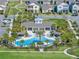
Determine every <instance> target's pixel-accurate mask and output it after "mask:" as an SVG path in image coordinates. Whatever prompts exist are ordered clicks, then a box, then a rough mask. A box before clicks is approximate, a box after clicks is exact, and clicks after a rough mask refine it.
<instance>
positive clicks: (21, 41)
mask: <svg viewBox="0 0 79 59" xmlns="http://www.w3.org/2000/svg"><path fill="white" fill-rule="evenodd" d="M20 43H21V47H23V43H24V40H23V39H22V40H20Z"/></svg>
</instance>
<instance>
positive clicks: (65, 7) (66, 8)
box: [57, 3, 69, 13]
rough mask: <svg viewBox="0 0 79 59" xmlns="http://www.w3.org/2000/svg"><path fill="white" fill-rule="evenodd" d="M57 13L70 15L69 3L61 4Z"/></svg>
mask: <svg viewBox="0 0 79 59" xmlns="http://www.w3.org/2000/svg"><path fill="white" fill-rule="evenodd" d="M57 12H58V13H60V12H62V13H68V12H69V5H68V4H67V3H61V4H60V5H58V6H57Z"/></svg>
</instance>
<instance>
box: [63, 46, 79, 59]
mask: <svg viewBox="0 0 79 59" xmlns="http://www.w3.org/2000/svg"><path fill="white" fill-rule="evenodd" d="M69 49H71V48H67V49H65V50H64V54H66V55H67V56H70V57H73V58H79V57H77V56H75V55H71V54H69V53H68V52H67V51H68V50H69Z"/></svg>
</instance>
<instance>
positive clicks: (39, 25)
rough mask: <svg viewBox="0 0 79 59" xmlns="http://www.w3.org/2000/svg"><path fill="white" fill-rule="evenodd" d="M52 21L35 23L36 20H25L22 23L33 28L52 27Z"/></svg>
mask: <svg viewBox="0 0 79 59" xmlns="http://www.w3.org/2000/svg"><path fill="white" fill-rule="evenodd" d="M51 25H52V23H51V22H44V23H42V24H35V23H34V22H24V23H22V26H25V27H26V28H29V27H32V28H45V27H51Z"/></svg>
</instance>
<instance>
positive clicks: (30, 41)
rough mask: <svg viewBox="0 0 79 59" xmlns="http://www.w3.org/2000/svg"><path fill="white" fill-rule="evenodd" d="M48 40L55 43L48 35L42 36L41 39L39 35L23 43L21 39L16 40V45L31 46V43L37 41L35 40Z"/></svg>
mask: <svg viewBox="0 0 79 59" xmlns="http://www.w3.org/2000/svg"><path fill="white" fill-rule="evenodd" d="M46 40H48V42H49V43H51V44H52V43H53V40H49V39H47V38H46V37H44V36H42V37H41V40H40V39H39V37H35V38H31V39H28V40H24V42H23V43H21V42H20V41H17V40H16V41H15V44H16V46H21V45H23V46H26V45H27V46H29V45H31V44H32V43H35V42H40V41H41V42H45V41H46Z"/></svg>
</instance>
